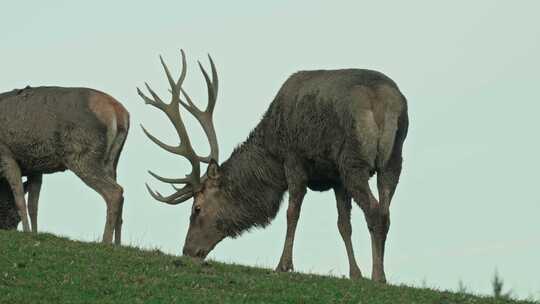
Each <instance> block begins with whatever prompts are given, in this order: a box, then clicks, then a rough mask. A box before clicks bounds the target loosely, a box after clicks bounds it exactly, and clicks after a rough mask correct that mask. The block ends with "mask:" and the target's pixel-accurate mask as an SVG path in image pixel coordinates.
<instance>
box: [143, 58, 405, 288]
mask: <svg viewBox="0 0 540 304" xmlns="http://www.w3.org/2000/svg"><path fill="white" fill-rule="evenodd" d="M181 57H182V70H181V73H180V75H179V76H178V77H177V78H175V77H173V75H171V73H170V71H169V69H168V67H167V65H166V64H165V62H164V61H163V59H162V58H160V59H161V64H162V66H163V69H164V72H165V75H166V78H167V82H168V83H169V85H170V90H169V92H170V93H171V94H172V97H171V101H170V102H168V103H167V102H164V101H163V100H162V99H161V98H160V97H159V96H158V95H157V94H156V93H155V92H154V91H153V90H152V88H150V87H149V86H148V85H147V89H148V92H149V95H150V96H148V95H146V94H144V93H143V92H142V91H141V90H139V89H137V92H138V94H139V95H140V96H141V98H142V99H143V100H144V102H145V103H146V104H148V105H150V106H152V107H155V108H157V109H159V110H160V111H162V112H163V113H164V114H165V115H166V116H167V117H168V119H169V120H170V122H171V124H172V125H173V126H174V130H175V131H176V133H177V134H178V137H179V139H180V143H181V144H180V145H179V146H170V145H167V144H165V143H163V142H161V141H160V140H159V139H157V138H156V137H155V136H153V135H152V134H150V133H149V132H148V131H147V130H146V129H144V128H143V131H144V132H145V134H146V135H147V136H148V137H149V139H150V140H151V141H153V142H154V143H156V144H157V145H158V146H160V147H162V148H163V149H165V150H167V151H169V152H171V153H174V154H178V155H180V156H183V157H185V158H187V159H188V161H189V162H190V163H191V165H192V170H191V173H190V174H188V175H187V176H186V177H185V178H164V177H161V176H159V175H156V174H154V173H151V175H152V176H154V177H155V178H157V179H158V180H160V181H162V182H165V183H171V184H175V185H176V184H183V185H184V186H183V187H182V188H175V190H176V191H175V192H174V193H172V194H170V195H167V196H163V195H161V194H160V193H157V192H154V191H153V190H152V189H150V188H148V191H149V193H150V195H151V196H152V197H153V198H154V199H156V200H157V201H159V202H162V203H166V204H170V205H177V204H180V203H183V202H185V201H187V200H189V199H191V198H193V205H192V208H191V215H190V224H189V228H188V232H187V236H186V239H185V244H184V249H183V253H184V254H185V255H188V256H193V257H198V258H205V257H206V256H207V255H208V253H209V252H210V251H211V250H212V249H213V248H214V247H215V246H216V245H217V244H218V243H219V242H220V241H221V240H222V239H224V238H225V237H236V236H238V235H240V234H241V233H242V232H244V231H246V230H247V229H249V228H251V227H253V226H265V225H267V224H268V223H269V222H270V221H271V220H272V219H273V218H274V217H275V216H276V214H277V212H278V209H279V206H280V202H281V199H282V197H283V195H284V193H285V191H289V194H290V195H289V206H288V209H287V233H286V236H285V244H284V248H283V253H282V257H281V259H280V263H279V265H278V266H277V270H278V271H289V270H292V269H293V262H292V261H293V258H292V252H293V245H294V236H295V231H296V225H297V222H298V219H299V216H300V209H301V205H302V202H303V198H304V194H305V193H306V190H307V187H308V186H310V187H311V188H313V187H314V189H315V190H329V189H334V191H335V194H336V203H337V208H338V228H339V231H340V234H341V236H342V238H343V241H344V244H345V248H346V251H347V256H348V259H349V266H350V276H351V278H359V277H361V272H360V269H359V268H358V265H357V263H356V260H355V257H354V251H353V247H352V243H351V233H352V231H351V225H350V214H351V212H350V211H351V202H352V200H354V201H355V203H357V204H358V205H359V206H360V207H361V208H362V210H363V211H364V213H365V215H366V219H367V220H368V227H370V229H371V228H372V227H373V225H375V224H376V225H379V224H381V223H388V225H387V226H386V227H385V228H384V229H378V228H377V233H375V234H372V249H373V250H372V252H373V273H372V278H373V279H374V280H376V281H380V282H384V281H385V274H384V267H383V260H384V247H385V240H386V234H387V232H388V227H389V206H390V201H391V199H392V196H393V194H394V192H395V188H396V186H397V181H398V180H399V176H400V173H401V162H402V158H401V153H402V147H403V142H404V141H405V138H406V136H407V129H408V123H409V122H408V115H407V101H406V99H405V97H404V96H403V95H402V94H401V92H400V91H399V88H398V87H397V85H396V84H395V83H394V82H393V81H392V80H391V79H390V78H388V77H387V76H385V75H384V74H382V73H380V72H376V71H371V70H361V69H347V70H318V71H301V72H298V73H295V74H293V75H292V76H290V77H289V78H288V79H287V81H285V83H284V84H283V86H282V87H281V89H280V90H279V92H278V93H277V95H276V96H275V98H274V100H273V101H272V103H271V104H270V106H269V108H268V110H267V111H266V113H265V114H264V116H263V118H262V120H261V121H260V122H259V124H258V125H257V126H256V127H255V128H254V129H253V131H252V132H251V133H250V134H249V136H248V138H247V140H246V141H244V142H243V143H242V144H240V145H239V146H238V148H236V149H235V150H234V151H233V153H232V154H231V156H230V157H229V158H228V159H226V160H225V161H223V162H222V163H221V164H220V165H218V159H219V158H218V157H219V152H218V141H217V136H216V130H215V128H214V124H213V113H214V108H215V106H216V101H217V97H218V74H217V70H216V67H215V64H214V62H213V61H212V58H211V57H209V62H210V67H211V73H210V74H209V73H208V72H207V71H206V70H205V68H204V67H203V66H202V65H199V66H200V69H201V72H202V73H203V76H204V79H205V82H206V86H207V90H208V103H207V106H206V108H205V109H200V108H198V107H197V106H196V105H195V104H196V103H194V102H193V101H192V99H191V97H190V95H189V94H188V93H187V92H186V91H187V90H186V88H185V87H184V86H183V82H184V79H185V77H186V57H185V54H184V52H183V51H181ZM209 75H211V76H209ZM329 84H331V85H329ZM322 88H324V89H322ZM358 88H361V92H360V93H361V94H359V91H358ZM330 101H331V102H330ZM178 111H187V112H189V113H190V114H192V115H193V116H194V117H195V118H196V120H197V121H198V122H199V123H200V125H201V126H202V128H203V130H204V131H205V134H206V135H207V137H208V141H209V143H210V151H211V152H210V154H209V155H208V156H201V155H199V154H197V153H196V152H195V150H194V149H193V147H192V145H191V141H190V138H189V135H188V132H187V130H186V127H185V122H184V121H183V120H182V117H181V116H180V115H178ZM322 134H324V136H321V135H322ZM370 142H372V143H374V144H373V145H366V144H365V143H370ZM359 143H364V144H359ZM321 155H322V157H321ZM202 164H208V165H209V166H208V168H207V171H206V173H205V174H204V175H203V174H202V170H201V165H202ZM374 173H378V174H377V178H378V182H377V184H378V187H377V188H378V191H379V197H381V202H380V204H379V203H377V204H376V205H377V206H376V209H380V207H381V206H382V208H383V209H384V212H376V213H373V212H372V208H370V206H369V205H370V202H371V201H372V200H373V199H374V196H373V193H372V192H371V190H370V188H369V184H368V180H369V178H370V176H372V175H373V174H374ZM179 175H182V174H179ZM379 226H380V225H379ZM377 227H378V226H377Z"/></svg>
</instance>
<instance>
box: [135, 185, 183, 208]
mask: <svg viewBox="0 0 540 304" xmlns="http://www.w3.org/2000/svg"><path fill="white" fill-rule="evenodd" d="M145 185H146V190H148V193H150V195H151V196H152V197H153V198H154V199H155V200H157V201H160V202H163V203H167V204H169V205H178V204H180V203H182V202H184V201H186V200H188V199H190V198H191V197H192V196H193V190H192V189H191V186H190V185H186V186H185V187H184V188H182V189H180V191H177V192H176V193H174V194H172V195H169V196H162V195H161V193H159V192H157V191H154V190H152V188H150V186H148V184H145Z"/></svg>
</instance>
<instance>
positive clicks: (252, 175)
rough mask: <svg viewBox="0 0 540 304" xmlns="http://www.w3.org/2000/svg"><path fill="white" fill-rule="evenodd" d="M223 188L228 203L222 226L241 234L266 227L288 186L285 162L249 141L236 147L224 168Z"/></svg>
mask: <svg viewBox="0 0 540 304" xmlns="http://www.w3.org/2000/svg"><path fill="white" fill-rule="evenodd" d="M221 169H222V178H223V184H222V187H223V188H222V189H223V190H224V193H225V194H226V196H227V201H228V202H229V203H228V206H226V208H223V210H222V212H223V213H224V214H223V216H222V218H224V219H227V220H223V222H222V223H220V226H221V228H222V229H223V230H224V231H226V232H227V234H228V235H229V236H233V237H234V236H238V235H239V234H241V233H242V232H243V231H245V230H248V229H249V228H252V227H264V226H266V225H268V224H269V223H270V221H271V220H272V219H273V218H274V217H275V216H276V214H277V212H278V211H279V207H280V205H281V201H282V199H283V194H284V193H285V191H286V189H287V183H286V181H285V172H284V169H283V165H282V163H281V162H280V161H279V160H278V159H276V158H275V157H273V156H272V155H271V154H270V153H269V152H268V151H267V150H266V149H265V148H264V146H262V145H260V144H258V143H257V142H256V141H255V140H249V139H248V141H246V142H245V143H243V144H242V145H241V146H239V147H238V148H236V149H235V151H234V152H233V153H232V155H231V157H230V158H229V159H228V160H226V161H225V162H224V163H223V165H222V167H221Z"/></svg>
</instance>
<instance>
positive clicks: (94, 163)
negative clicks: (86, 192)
mask: <svg viewBox="0 0 540 304" xmlns="http://www.w3.org/2000/svg"><path fill="white" fill-rule="evenodd" d="M128 130H129V113H128V112H127V110H126V109H125V108H124V107H123V106H122V105H121V104H120V103H119V102H118V101H117V100H116V99H114V98H112V97H111V96H109V95H107V94H105V93H103V92H99V91H96V90H92V89H87V88H62V87H37V88H30V87H27V88H25V89H22V90H13V91H10V92H6V93H2V94H0V173H1V178H3V179H4V180H5V182H3V185H4V186H3V188H7V187H6V186H5V185H6V183H7V185H9V188H10V190H11V192H12V196H11V195H8V196H6V195H5V194H3V197H4V196H6V197H7V202H3V204H4V207H3V209H5V208H9V201H10V200H14V201H15V206H16V210H17V213H18V218H17V217H14V216H13V214H11V215H9V217H10V218H6V220H9V221H11V223H8V224H6V226H8V228H10V227H9V224H11V225H13V220H15V223H18V221H19V220H20V221H22V225H23V230H24V231H30V225H29V221H28V214H29V215H30V221H31V225H32V231H34V232H37V211H38V198H39V193H40V189H41V181H42V175H43V174H47V173H54V172H58V171H64V170H66V169H69V170H71V171H72V172H74V173H75V174H76V175H77V176H78V177H79V178H80V179H82V180H83V181H84V182H85V183H86V184H87V185H88V186H89V187H91V188H92V189H94V190H95V191H97V192H98V193H99V194H100V195H101V196H102V197H103V198H104V199H105V202H106V203H107V219H106V223H105V231H104V232H103V242H104V243H112V239H113V233H114V238H115V243H116V244H120V241H121V230H122V208H123V201H124V198H123V190H122V187H121V186H120V185H118V184H117V183H116V166H117V164H118V158H119V157H120V152H121V151H122V147H123V145H124V142H125V140H126V137H127V134H128ZM22 176H26V177H27V179H28V181H27V183H28V189H27V190H28V211H27V206H26V201H25V197H24V189H23V183H22V178H21V177H22ZM6 190H7V189H6ZM5 213H6V214H8V213H7V212H5ZM11 213H12V212H11ZM5 216H6V217H7V216H8V215H5ZM15 225H16V224H15ZM11 228H12V226H11Z"/></svg>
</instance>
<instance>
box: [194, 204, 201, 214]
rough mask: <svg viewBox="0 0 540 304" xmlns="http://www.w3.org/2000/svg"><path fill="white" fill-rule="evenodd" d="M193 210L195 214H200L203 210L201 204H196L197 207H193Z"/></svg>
mask: <svg viewBox="0 0 540 304" xmlns="http://www.w3.org/2000/svg"><path fill="white" fill-rule="evenodd" d="M193 211H194V212H195V214H199V212H201V206H195V209H193Z"/></svg>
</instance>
